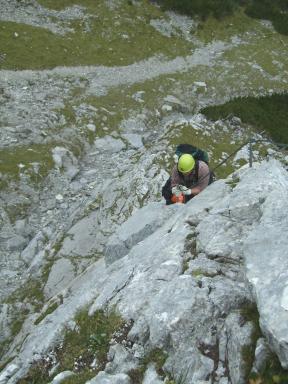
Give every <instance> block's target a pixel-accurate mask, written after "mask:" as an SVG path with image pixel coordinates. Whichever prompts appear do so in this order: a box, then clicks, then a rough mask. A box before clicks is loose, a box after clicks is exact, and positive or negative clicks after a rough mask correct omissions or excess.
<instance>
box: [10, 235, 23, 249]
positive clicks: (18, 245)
mask: <svg viewBox="0 0 288 384" xmlns="http://www.w3.org/2000/svg"><path fill="white" fill-rule="evenodd" d="M27 242H28V240H27V239H26V238H25V237H23V236H20V235H14V236H13V237H11V238H10V239H9V240H8V242H7V248H8V250H9V251H22V249H23V248H25V246H26V244H27Z"/></svg>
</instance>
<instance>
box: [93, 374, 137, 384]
mask: <svg viewBox="0 0 288 384" xmlns="http://www.w3.org/2000/svg"><path fill="white" fill-rule="evenodd" d="M86 384H132V383H131V380H130V377H129V376H128V375H126V374H125V373H118V374H116V375H109V374H108V373H105V372H103V371H101V372H99V373H98V375H97V376H96V377H95V378H94V379H92V380H89V381H87V383H86Z"/></svg>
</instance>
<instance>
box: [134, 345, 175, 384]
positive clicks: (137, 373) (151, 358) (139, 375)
mask: <svg viewBox="0 0 288 384" xmlns="http://www.w3.org/2000/svg"><path fill="white" fill-rule="evenodd" d="M167 357H168V354H167V353H165V352H164V351H163V350H162V349H159V348H156V349H153V350H152V351H151V352H150V353H149V354H148V355H147V356H145V357H144V358H143V360H142V362H141V364H140V365H139V367H138V368H137V369H133V370H132V371H130V372H129V376H130V378H131V380H132V383H133V384H141V383H142V381H143V377H144V373H145V371H146V369H147V366H148V364H150V363H154V364H155V367H156V371H157V373H158V375H160V376H164V375H165V374H164V371H163V369H162V367H163V365H164V363H165V361H166V359H167Z"/></svg>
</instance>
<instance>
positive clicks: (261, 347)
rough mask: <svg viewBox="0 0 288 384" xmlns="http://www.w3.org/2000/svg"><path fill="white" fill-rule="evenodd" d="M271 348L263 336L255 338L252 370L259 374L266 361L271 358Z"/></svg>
mask: <svg viewBox="0 0 288 384" xmlns="http://www.w3.org/2000/svg"><path fill="white" fill-rule="evenodd" d="M271 356H272V353H271V350H270V348H269V345H268V343H267V340H265V339H264V338H263V337H261V338H260V339H258V340H257V344H256V349H255V359H254V364H253V367H252V372H256V373H258V374H261V373H262V372H263V371H264V369H265V367H266V365H267V363H268V362H269V361H270V360H271Z"/></svg>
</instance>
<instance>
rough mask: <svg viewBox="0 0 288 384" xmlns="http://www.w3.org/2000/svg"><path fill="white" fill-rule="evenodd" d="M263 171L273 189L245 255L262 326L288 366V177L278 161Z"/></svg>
mask: <svg viewBox="0 0 288 384" xmlns="http://www.w3.org/2000/svg"><path fill="white" fill-rule="evenodd" d="M264 171H266V172H265V173H264ZM263 174H264V175H265V181H264V180H263V183H264V182H265V183H267V184H268V185H270V188H271V193H270V194H269V196H267V198H266V199H265V202H263V205H262V216H261V220H260V222H259V224H258V225H257V226H256V227H255V228H254V230H253V231H251V232H250V234H249V236H248V238H247V240H246V241H245V243H244V256H245V261H246V268H247V277H248V279H249V281H250V283H251V284H252V286H253V289H254V292H255V297H256V300H257V307H258V311H259V314H260V326H261V329H262V331H263V333H264V335H265V336H266V338H267V340H268V341H269V344H270V347H271V349H272V350H273V351H274V352H276V353H277V355H278V357H279V359H280V362H281V365H282V366H283V368H285V369H287V368H288V331H287V324H288V284H287V281H288V254H287V250H288V237H287V236H286V235H284V234H287V233H288V216H287V212H288V178H287V172H286V171H285V170H284V169H283V168H282V169H281V168H280V167H279V165H278V164H277V162H276V161H273V162H272V161H269V163H267V164H266V167H264V166H263ZM255 182H256V180H255Z"/></svg>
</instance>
